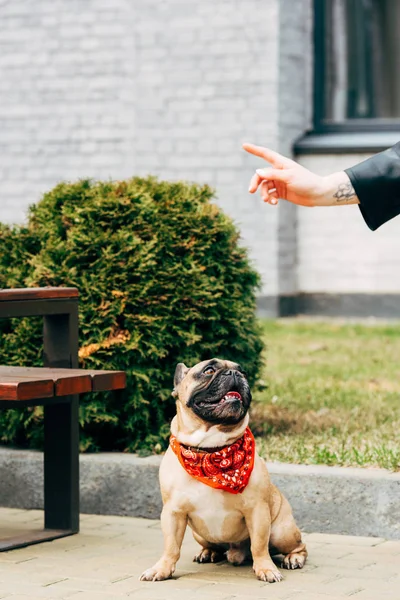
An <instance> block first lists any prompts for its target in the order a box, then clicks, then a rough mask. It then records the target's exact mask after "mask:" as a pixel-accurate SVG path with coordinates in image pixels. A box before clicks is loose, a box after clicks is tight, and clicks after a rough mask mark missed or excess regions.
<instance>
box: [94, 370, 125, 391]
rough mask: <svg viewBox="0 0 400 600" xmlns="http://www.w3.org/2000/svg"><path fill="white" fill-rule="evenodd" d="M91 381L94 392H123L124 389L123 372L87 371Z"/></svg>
mask: <svg viewBox="0 0 400 600" xmlns="http://www.w3.org/2000/svg"><path fill="white" fill-rule="evenodd" d="M89 373H90V376H91V378H92V381H93V391H94V392H106V391H107V390H123V389H125V388H126V373H125V372H124V371H89Z"/></svg>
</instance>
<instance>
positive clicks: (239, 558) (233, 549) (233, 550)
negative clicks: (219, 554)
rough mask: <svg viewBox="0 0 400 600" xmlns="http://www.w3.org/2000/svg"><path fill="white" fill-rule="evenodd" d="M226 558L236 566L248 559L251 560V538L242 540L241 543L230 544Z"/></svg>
mask: <svg viewBox="0 0 400 600" xmlns="http://www.w3.org/2000/svg"><path fill="white" fill-rule="evenodd" d="M226 558H227V560H228V562H230V563H231V565H234V566H235V567H239V566H240V565H243V564H244V563H245V562H246V561H248V560H251V552H250V538H249V539H248V540H245V541H244V542H240V544H230V548H229V550H228V552H227V553H226Z"/></svg>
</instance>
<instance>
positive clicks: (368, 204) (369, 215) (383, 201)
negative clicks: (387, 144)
mask: <svg viewBox="0 0 400 600" xmlns="http://www.w3.org/2000/svg"><path fill="white" fill-rule="evenodd" d="M346 173H347V175H348V176H349V178H350V181H351V183H352V184H353V187H354V189H355V191H356V194H357V196H358V199H359V201H360V210H361V213H362V215H363V217H364V220H365V222H366V224H367V225H368V227H369V228H370V229H372V230H373V231H374V230H375V229H378V227H380V226H381V225H383V223H386V221H389V219H393V217H396V216H397V215H398V214H399V213H400V142H399V143H397V144H396V145H395V146H393V147H392V148H389V150H385V151H384V152H380V153H379V154H376V155H375V156H372V157H371V158H368V159H367V160H364V161H363V162H361V163H359V164H358V165H355V166H354V167H351V168H350V169H346Z"/></svg>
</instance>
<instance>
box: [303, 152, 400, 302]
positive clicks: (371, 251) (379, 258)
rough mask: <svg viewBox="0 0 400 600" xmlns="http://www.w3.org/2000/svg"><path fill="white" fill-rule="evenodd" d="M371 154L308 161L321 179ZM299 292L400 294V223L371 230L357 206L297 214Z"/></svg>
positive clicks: (308, 166) (395, 222)
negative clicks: (321, 176)
mask: <svg viewBox="0 0 400 600" xmlns="http://www.w3.org/2000/svg"><path fill="white" fill-rule="evenodd" d="M365 158H368V156H367V155H356V154H351V155H320V156H303V157H302V158H301V160H300V162H301V164H302V165H304V166H305V167H307V168H308V169H310V170H312V171H314V172H316V173H319V174H321V175H328V174H329V173H332V172H334V171H341V170H343V169H345V168H347V167H350V166H352V165H354V164H356V163H357V162H360V161H361V160H364V159H365ZM297 218H298V241H299V244H298V271H297V273H298V288H299V291H301V292H310V293H312V292H327V293H329V292H330V293H346V292H349V293H351V292H358V293H360V292H361V293H385V292H386V293H399V292H400V219H398V218H397V219H394V220H392V221H390V222H389V223H386V224H385V225H383V226H382V227H381V228H380V229H378V230H377V231H374V232H372V231H370V229H368V227H367V225H366V224H365V222H364V219H363V217H362V215H361V213H360V210H359V208H358V206H355V205H352V206H343V207H329V208H312V209H308V208H304V207H299V208H298V209H297Z"/></svg>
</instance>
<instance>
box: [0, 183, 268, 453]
mask: <svg viewBox="0 0 400 600" xmlns="http://www.w3.org/2000/svg"><path fill="white" fill-rule="evenodd" d="M212 197H213V192H212V190H211V189H210V188H209V187H208V186H200V185H195V184H187V183H182V182H177V183H171V182H165V181H158V180H157V179H155V178H153V177H148V178H138V177H136V178H133V179H131V180H128V181H119V182H106V183H104V182H92V181H88V180H85V181H79V182H78V183H72V184H70V183H61V184H59V185H57V186H56V187H55V188H54V189H53V190H52V191H50V192H49V193H47V194H45V195H44V197H43V198H42V200H41V201H40V202H39V203H38V204H37V205H35V206H32V207H31V208H30V210H29V214H28V221H27V224H26V225H24V226H15V227H9V226H5V225H2V226H0V286H1V287H26V286H38V287H40V286H76V287H77V288H78V289H79V292H80V300H79V306H80V309H79V320H80V321H79V322H80V363H81V365H80V366H81V367H87V368H96V369H100V368H102V369H103V368H104V369H118V370H119V369H121V370H124V371H126V372H127V376H128V387H127V389H126V391H125V392H124V393H123V394H122V398H121V397H119V398H118V397H117V396H116V395H114V394H111V393H110V394H104V393H103V394H97V395H95V394H93V395H92V394H90V395H86V396H84V397H82V401H81V409H80V421H81V445H82V450H90V451H94V450H106V451H109V450H123V451H138V450H143V449H146V450H154V449H155V448H156V449H157V448H158V449H160V448H163V447H165V443H166V440H167V437H168V426H169V421H170V418H171V417H172V415H173V414H174V401H173V399H172V397H171V389H172V378H173V372H174V369H175V365H176V363H177V362H179V361H183V362H186V363H187V364H188V365H193V364H194V363H196V362H197V361H199V360H202V359H204V358H209V357H214V356H219V357H223V358H227V359H233V360H236V361H239V362H240V363H241V364H242V365H243V367H244V368H245V369H246V371H247V372H248V376H249V379H250V381H251V382H252V383H254V381H255V380H256V378H257V376H258V372H259V369H260V364H261V351H262V341H261V337H260V332H259V329H258V325H257V321H256V318H255V291H256V289H257V286H258V284H259V277H258V275H257V273H256V272H255V271H254V269H253V268H252V267H251V265H250V263H249V259H248V257H247V252H246V250H245V249H244V248H243V247H242V246H241V245H240V244H239V243H238V241H239V233H238V230H237V228H236V227H235V225H234V224H233V223H232V221H231V220H230V219H229V218H228V217H227V216H226V215H225V214H224V213H223V212H222V211H221V209H220V208H218V207H217V206H216V205H215V204H213V203H212V202H211V201H210V200H211V199H212ZM0 332H1V338H0V364H12V365H30V366H36V365H37V366H40V365H41V364H42V363H41V352H42V348H41V323H40V319H12V320H10V321H0ZM41 419H42V409H41V408H40V407H37V408H34V409H25V410H17V411H1V412H0V441H1V442H2V443H6V444H14V445H19V446H28V447H40V445H41V436H42V429H41Z"/></svg>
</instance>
